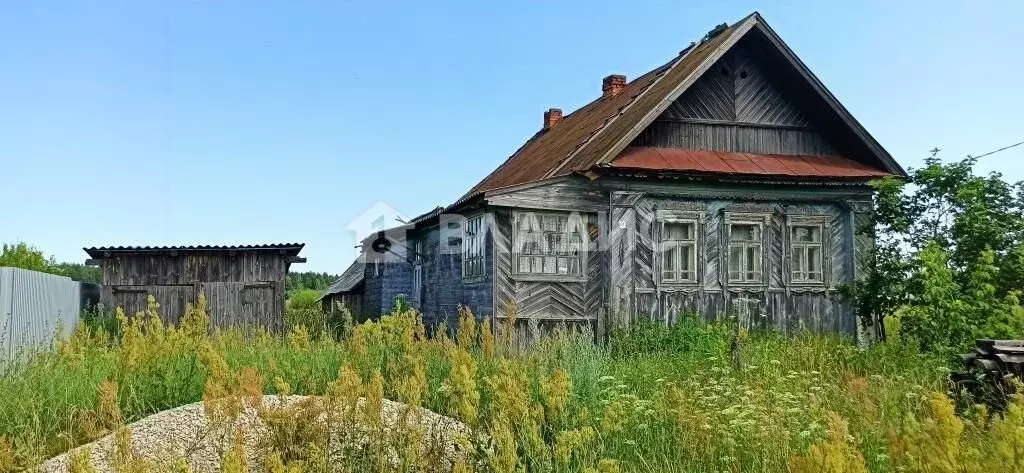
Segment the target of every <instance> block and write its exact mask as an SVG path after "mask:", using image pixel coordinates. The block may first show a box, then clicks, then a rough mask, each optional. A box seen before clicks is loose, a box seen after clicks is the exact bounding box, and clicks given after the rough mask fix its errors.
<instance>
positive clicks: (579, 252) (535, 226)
mask: <svg viewBox="0 0 1024 473" xmlns="http://www.w3.org/2000/svg"><path fill="white" fill-rule="evenodd" d="M515 226H516V228H515V232H514V236H515V241H513V251H514V253H515V254H514V255H513V257H514V261H515V266H516V268H515V269H516V273H517V274H520V275H541V276H555V277H557V276H564V277H577V278H582V277H583V254H584V253H585V251H586V249H585V248H584V246H583V244H584V243H583V241H584V240H583V228H582V227H583V222H582V219H581V218H580V217H579V216H578V215H576V214H573V215H570V214H556V213H540V212H517V213H516V219H515Z"/></svg>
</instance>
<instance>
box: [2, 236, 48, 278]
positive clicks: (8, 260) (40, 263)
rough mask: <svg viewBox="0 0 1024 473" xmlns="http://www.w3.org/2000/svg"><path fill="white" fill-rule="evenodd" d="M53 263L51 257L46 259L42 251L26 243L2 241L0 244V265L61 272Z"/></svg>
mask: <svg viewBox="0 0 1024 473" xmlns="http://www.w3.org/2000/svg"><path fill="white" fill-rule="evenodd" d="M55 265H56V262H54V261H53V258H49V259H47V258H46V255H44V254H43V252H42V251H40V250H38V249H37V248H36V247H34V246H31V245H29V244H28V243H25V242H18V243H13V244H7V243H4V244H3V245H2V246H0V266H10V267H14V268H21V269H29V270H32V271H42V272H47V273H54V274H61V273H60V271H59V270H58V269H56V268H55Z"/></svg>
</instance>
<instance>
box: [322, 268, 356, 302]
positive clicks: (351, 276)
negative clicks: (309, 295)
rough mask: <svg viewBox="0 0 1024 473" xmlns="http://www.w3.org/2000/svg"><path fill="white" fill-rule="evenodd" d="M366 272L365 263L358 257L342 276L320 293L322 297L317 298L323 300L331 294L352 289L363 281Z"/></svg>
mask: <svg viewBox="0 0 1024 473" xmlns="http://www.w3.org/2000/svg"><path fill="white" fill-rule="evenodd" d="M364 273H365V263H363V261H362V258H356V260H355V261H353V262H352V264H350V265H349V266H348V269H346V270H345V272H344V273H341V277H339V278H338V279H336V280H335V281H334V282H333V283H331V285H330V287H328V288H327V289H326V290H324V292H323V294H320V297H319V298H317V300H321V299H323V298H324V297H327V296H329V295H331V294H338V293H341V292H349V291H351V290H352V289H353V288H355V287H356V286H358V285H359V283H361V282H363V274H364Z"/></svg>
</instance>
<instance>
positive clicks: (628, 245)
mask: <svg viewBox="0 0 1024 473" xmlns="http://www.w3.org/2000/svg"><path fill="white" fill-rule="evenodd" d="M884 176H897V177H905V176H906V172H905V171H904V170H903V169H902V168H901V167H900V165H899V164H898V163H897V162H896V161H895V160H894V159H893V158H892V157H891V156H890V155H889V153H888V152H886V150H885V149H883V148H882V146H881V145H880V144H879V143H878V142H876V141H875V139H874V138H872V137H871V135H870V134H868V132H867V131H866V130H865V129H864V127H863V126H861V124H860V123H858V122H857V120H855V119H854V118H853V116H851V115H850V113H849V112H848V111H847V110H846V108H844V107H843V105H842V104H840V103H839V102H838V101H837V100H836V98H835V96H833V95H832V94H831V93H830V92H829V91H828V90H827V89H826V88H825V86H824V85H823V84H822V83H821V81H819V80H818V79H817V78H816V77H815V76H814V74H813V73H811V71H810V70H808V68H807V66H806V65H805V64H804V63H803V62H801V61H800V59H799V58H797V56H796V55H795V54H794V53H793V51H792V50H791V49H790V48H789V47H788V46H786V44H785V43H784V42H783V41H782V39H781V38H780V37H779V36H778V34H776V32H775V31H774V30H773V29H772V28H771V27H770V26H768V24H767V23H766V22H765V21H764V19H763V18H762V17H761V16H760V15H759V14H757V13H754V14H751V15H749V16H747V17H746V18H744V19H742V20H741V21H739V22H737V23H735V24H733V25H731V26H730V25H725V24H723V25H720V26H718V27H716V28H714V29H713V30H711V31H709V32H708V33H707V34H706V35H705V36H704V37H703V38H701V39H700V40H699V41H697V42H694V43H692V44H690V45H689V46H688V47H686V48H685V49H683V50H682V51H681V52H680V53H679V54H678V55H677V56H675V57H672V58H670V59H669V60H668V61H667V62H666V63H664V64H662V65H660V66H658V67H656V68H654V69H653V70H651V71H650V72H648V73H646V74H643V75H642V76H640V77H638V78H636V79H633V80H631V81H630V80H628V79H627V78H626V77H625V76H622V75H610V76H608V77H605V78H604V80H603V81H602V83H601V95H600V96H599V97H598V98H596V99H595V100H594V101H592V102H590V103H589V104H587V105H584V106H583V107H581V108H579V109H578V110H576V111H574V112H572V113H570V114H567V115H563V113H562V111H561V110H559V109H557V108H552V109H549V110H548V111H546V112H544V114H543V122H542V127H541V129H540V130H539V131H537V133H536V134H535V135H533V136H532V137H531V138H530V139H529V140H527V141H526V143H525V144H523V145H522V147H520V148H519V149H518V150H517V151H516V152H515V153H514V154H512V156H510V157H509V158H508V159H507V160H505V162H503V163H502V164H501V165H499V166H498V167H497V169H495V170H494V171H493V172H492V173H490V174H489V175H488V176H486V177H484V178H483V180H481V181H480V182H479V183H477V184H476V185H474V186H473V187H472V188H471V190H470V191H469V192H467V193H466V194H465V195H464V196H463V197H462V198H460V199H459V200H458V201H457V202H455V203H454V204H452V205H450V206H447V207H446V208H444V209H440V210H435V211H432V212H430V213H428V214H425V215H423V216H420V217H417V218H416V219H413V220H411V221H410V222H409V224H408V225H403V226H401V227H398V228H396V229H392V230H389V231H387V232H384V233H383V234H381V235H380V236H379V237H378V238H374V239H373V240H375V243H374V242H368V243H373V244H367V245H366V249H365V250H364V251H363V254H362V255H361V257H360V258H361V263H359V262H357V264H359V265H360V267H361V268H362V271H361V272H360V273H361V275H362V281H361V282H360V283H361V284H362V285H361V286H356V285H350V286H348V287H351V288H353V290H356V289H354V288H357V287H358V289H357V290H356V291H358V292H359V293H360V294H361V297H362V302H361V303H362V307H363V310H364V311H366V312H368V313H370V314H371V315H374V314H379V313H381V312H384V311H387V310H388V309H389V308H390V305H391V303H392V302H391V301H392V299H393V297H394V296H395V295H397V294H405V295H406V296H407V297H408V298H409V300H410V302H411V303H412V304H413V305H414V306H416V307H418V308H420V309H421V310H422V312H423V313H424V316H425V319H426V320H428V321H433V322H440V321H447V322H448V323H449V324H451V323H453V321H454V318H453V317H454V315H455V311H456V308H457V306H458V305H460V304H461V305H466V306H468V307H470V308H471V309H473V311H474V312H475V313H477V314H493V315H494V316H495V317H496V319H497V321H498V323H500V321H501V319H502V317H504V315H505V314H506V313H507V312H509V311H511V310H513V308H514V311H515V313H516V317H517V320H518V321H519V322H520V324H521V325H523V326H528V327H533V328H539V329H541V330H543V329H544V327H547V326H551V325H552V324H555V323H562V322H565V323H567V324H570V325H588V326H590V327H591V328H593V329H594V330H595V332H597V333H602V332H603V331H604V330H606V329H607V328H608V327H610V326H612V325H620V324H629V323H632V322H633V321H636V320H638V319H652V320H655V321H659V322H666V323H671V322H673V321H674V320H675V319H676V318H677V317H678V316H679V314H681V313H697V314H702V315H703V316H705V317H708V318H715V317H721V316H723V315H727V314H728V315H735V316H737V317H738V318H739V319H740V321H741V322H742V323H743V324H744V325H747V326H750V327H763V328H777V329H779V330H782V331H785V332H793V331H797V330H811V331H815V332H832V333H835V332H839V333H844V334H849V335H853V334H855V333H856V332H857V329H858V324H857V320H856V317H855V315H854V313H853V311H852V308H851V306H850V305H849V304H847V303H845V302H844V301H842V300H841V299H840V298H839V295H838V289H839V288H840V287H841V286H842V285H843V284H846V283H849V282H851V281H853V280H855V279H856V278H857V277H858V274H859V273H860V269H859V267H858V264H859V263H858V261H859V260H860V259H859V258H860V257H861V256H862V255H863V254H864V251H865V249H866V248H868V247H869V246H870V245H871V240H870V239H869V238H866V237H863V236H860V235H859V234H858V233H857V232H856V229H857V228H858V226H859V225H862V224H864V223H865V222H867V221H868V220H869V214H870V212H871V208H872V207H871V206H872V204H871V199H872V192H871V189H870V188H869V186H868V182H869V181H871V180H874V179H878V178H881V177H884ZM381 242H387V244H386V245H385V244H382V243H381ZM384 247H386V248H384ZM382 249H383V250H384V251H380V250H382ZM375 250H376V251H375ZM521 330H526V329H525V328H523V329H521Z"/></svg>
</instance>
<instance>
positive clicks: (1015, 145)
mask: <svg viewBox="0 0 1024 473" xmlns="http://www.w3.org/2000/svg"><path fill="white" fill-rule="evenodd" d="M1020 145H1024V141H1021V142H1018V143H1014V144H1012V145H1010V146H1003V147H1002V148H999V149H997V150H993V151H989V152H987V153H985V154H979V155H977V156H971V155H967V156H969V157H972V158H974V159H979V158H984V157H985V156H990V155H993V154H996V153H998V152H1001V151H1006V150H1008V149H1010V148H1016V147H1017V146H1020Z"/></svg>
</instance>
